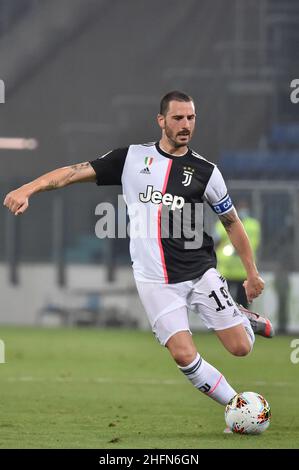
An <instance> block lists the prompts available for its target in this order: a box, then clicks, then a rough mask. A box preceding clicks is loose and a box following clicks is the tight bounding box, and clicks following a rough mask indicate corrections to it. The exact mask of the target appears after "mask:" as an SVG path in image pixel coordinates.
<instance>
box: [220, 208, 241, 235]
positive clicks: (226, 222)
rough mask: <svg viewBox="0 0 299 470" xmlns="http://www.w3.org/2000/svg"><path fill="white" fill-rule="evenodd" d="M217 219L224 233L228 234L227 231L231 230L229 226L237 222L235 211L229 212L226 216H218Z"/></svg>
mask: <svg viewBox="0 0 299 470" xmlns="http://www.w3.org/2000/svg"><path fill="white" fill-rule="evenodd" d="M219 219H220V220H221V222H222V224H223V226H224V228H225V229H226V231H228V232H229V230H230V229H231V226H232V225H233V224H234V223H235V222H237V221H238V220H239V217H238V215H237V212H236V211H235V209H233V210H231V211H229V212H228V213H227V214H224V215H220V216H219Z"/></svg>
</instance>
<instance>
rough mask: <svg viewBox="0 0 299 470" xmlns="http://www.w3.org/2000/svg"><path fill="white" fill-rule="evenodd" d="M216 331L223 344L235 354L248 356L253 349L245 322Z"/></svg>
mask: <svg viewBox="0 0 299 470" xmlns="http://www.w3.org/2000/svg"><path fill="white" fill-rule="evenodd" d="M215 333H216V335H217V337H218V338H219V339H220V341H221V343H222V344H223V346H224V347H225V348H226V349H227V350H228V351H229V352H230V353H231V354H233V355H234V356H246V355H247V354H249V352H250V351H251V348H252V345H251V343H250V341H249V339H248V336H247V333H246V330H245V328H244V325H243V324H241V325H236V326H233V327H231V328H226V329H224V330H216V331H215Z"/></svg>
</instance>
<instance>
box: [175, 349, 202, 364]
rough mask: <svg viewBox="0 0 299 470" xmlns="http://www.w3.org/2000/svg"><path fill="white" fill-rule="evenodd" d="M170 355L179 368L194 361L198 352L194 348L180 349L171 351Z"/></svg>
mask: <svg viewBox="0 0 299 470" xmlns="http://www.w3.org/2000/svg"><path fill="white" fill-rule="evenodd" d="M170 353H171V355H172V357H173V359H174V360H175V362H176V363H177V364H178V365H179V366H181V367H185V366H188V365H189V364H191V362H192V361H194V359H195V357H196V354H197V351H196V350H195V349H194V348H192V347H180V348H176V349H174V350H171V351H170Z"/></svg>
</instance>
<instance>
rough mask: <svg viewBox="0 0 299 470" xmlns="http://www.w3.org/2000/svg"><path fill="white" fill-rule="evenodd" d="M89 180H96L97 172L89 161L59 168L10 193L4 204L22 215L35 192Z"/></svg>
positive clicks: (16, 213)
mask: <svg viewBox="0 0 299 470" xmlns="http://www.w3.org/2000/svg"><path fill="white" fill-rule="evenodd" d="M89 181H90V182H92V181H96V172H95V170H94V169H93V167H92V166H91V164H90V163H89V162H84V163H78V164H76V165H71V166H65V167H62V168H57V169H56V170H53V171H50V172H49V173H46V174H44V175H42V176H40V177H39V178H37V179H35V180H33V181H31V182H30V183H27V184H24V185H23V186H21V187H20V188H17V189H15V190H14V191H11V192H10V193H8V194H7V196H6V197H5V199H4V203H3V205H4V206H6V207H7V208H8V209H9V210H10V211H11V212H12V213H13V214H15V215H20V214H23V212H25V210H26V209H27V208H28V206H29V198H30V197H31V196H33V194H36V193H40V192H41V191H51V190H53V189H59V188H63V187H64V186H68V185H70V184H73V183H83V182H89Z"/></svg>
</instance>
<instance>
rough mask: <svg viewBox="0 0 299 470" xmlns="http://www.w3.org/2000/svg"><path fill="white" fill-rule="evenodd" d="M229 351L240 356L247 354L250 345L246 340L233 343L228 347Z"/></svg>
mask: <svg viewBox="0 0 299 470" xmlns="http://www.w3.org/2000/svg"><path fill="white" fill-rule="evenodd" d="M229 351H230V353H231V354H233V355H234V356H239V357H242V356H247V355H248V354H249V353H250V351H251V347H250V344H249V343H246V342H241V343H235V344H232V345H231V346H230V347H229Z"/></svg>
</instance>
